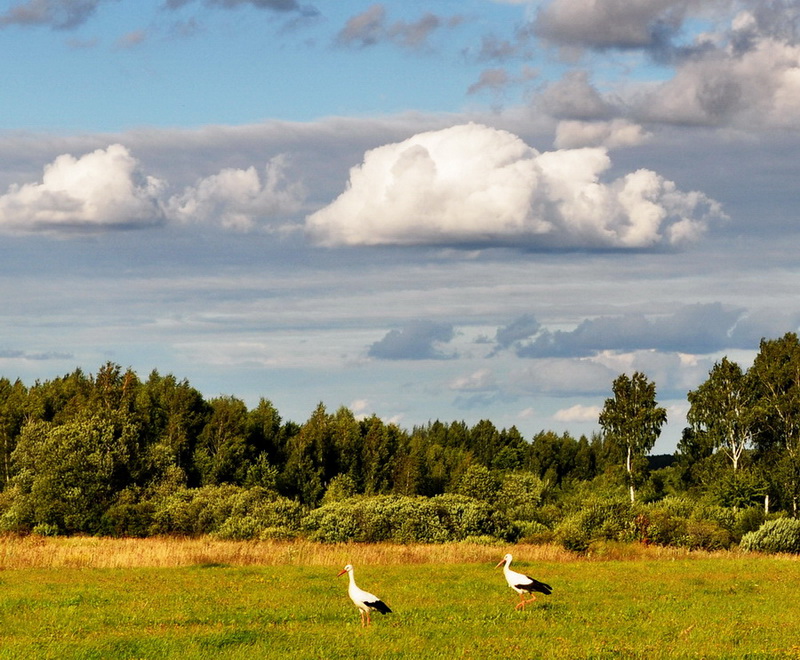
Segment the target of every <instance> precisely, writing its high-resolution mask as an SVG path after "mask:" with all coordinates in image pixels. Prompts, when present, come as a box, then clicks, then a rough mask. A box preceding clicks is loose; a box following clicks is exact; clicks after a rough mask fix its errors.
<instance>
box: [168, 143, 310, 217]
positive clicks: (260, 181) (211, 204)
mask: <svg viewBox="0 0 800 660" xmlns="http://www.w3.org/2000/svg"><path fill="white" fill-rule="evenodd" d="M284 167H285V162H284V159H283V158H282V157H280V156H277V157H275V158H273V159H272V160H270V161H269V162H268V163H267V165H266V167H265V168H264V174H263V176H261V175H260V174H259V172H258V171H257V170H256V168H255V167H249V168H247V169H236V168H227V169H224V170H221V171H220V172H219V173H218V174H214V175H212V176H209V177H206V178H204V179H201V180H200V181H198V182H197V183H196V184H195V185H194V186H189V187H187V188H186V189H185V190H184V191H183V193H181V194H179V195H174V196H173V197H171V198H170V199H169V202H168V203H167V205H166V207H167V214H168V216H169V218H170V219H172V220H176V221H178V222H183V223H193V222H198V223H214V224H219V225H221V226H222V227H225V228H228V229H237V230H240V231H247V230H250V229H253V228H254V227H255V226H256V224H257V222H258V220H259V219H262V218H270V217H274V216H279V215H286V214H289V213H294V212H296V211H297V210H298V209H299V208H300V205H301V203H302V201H303V199H304V197H305V189H304V188H303V186H302V185H301V184H300V183H297V182H294V183H287V181H286V180H285V176H284Z"/></svg>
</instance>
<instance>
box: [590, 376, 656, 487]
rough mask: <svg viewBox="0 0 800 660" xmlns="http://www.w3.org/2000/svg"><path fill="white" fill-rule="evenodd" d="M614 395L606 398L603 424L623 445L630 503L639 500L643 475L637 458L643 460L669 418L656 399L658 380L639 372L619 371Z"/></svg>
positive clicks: (613, 438)
mask: <svg viewBox="0 0 800 660" xmlns="http://www.w3.org/2000/svg"><path fill="white" fill-rule="evenodd" d="M611 388H612V391H613V393H614V396H613V398H610V399H606V401H605V405H604V406H603V410H602V412H601V413H600V420H599V421H600V426H601V428H602V429H603V432H604V433H605V434H606V437H607V439H609V440H610V441H611V442H614V443H616V444H618V445H619V446H620V447H622V448H624V451H625V469H626V471H627V473H628V481H629V489H630V497H631V502H633V501H634V500H635V499H636V490H635V486H636V482H637V479H638V478H640V476H641V474H640V470H639V469H637V460H636V459H637V458H641V459H643V458H644V456H645V455H646V454H647V452H649V451H650V450H651V449H652V448H653V445H655V443H656V440H657V439H658V436H659V435H661V427H662V426H663V425H664V423H665V422H666V421H667V411H666V409H665V408H661V407H659V406H658V404H657V402H656V386H655V383H653V382H650V381H648V380H647V376H645V375H644V374H643V373H641V372H639V371H637V372H635V373H634V374H633V376H632V377H630V378H629V377H628V376H627V375H626V374H620V375H619V376H618V377H617V378H616V379H615V380H614V382H613V384H612V386H611Z"/></svg>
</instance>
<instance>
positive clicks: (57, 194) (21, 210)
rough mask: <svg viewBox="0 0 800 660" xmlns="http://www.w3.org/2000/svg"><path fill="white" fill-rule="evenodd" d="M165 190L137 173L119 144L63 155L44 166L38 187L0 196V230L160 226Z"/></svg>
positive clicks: (14, 189)
mask: <svg viewBox="0 0 800 660" xmlns="http://www.w3.org/2000/svg"><path fill="white" fill-rule="evenodd" d="M163 187H164V184H163V182H162V181H160V180H159V179H157V178H155V177H152V176H146V175H145V174H143V173H142V172H141V169H140V167H139V163H138V161H137V160H136V159H135V158H134V157H133V156H132V155H131V154H130V152H129V151H128V150H127V149H126V148H125V147H124V146H122V145H121V144H112V145H110V146H109V147H108V148H107V149H97V150H95V151H93V152H91V153H88V154H85V155H83V156H80V157H78V158H76V157H74V156H72V155H70V154H63V155H61V156H59V157H58V158H56V159H55V160H54V161H53V162H52V163H50V164H49V165H46V166H45V168H44V173H43V176H42V180H41V182H38V183H26V184H22V185H18V184H14V185H11V186H10V187H9V189H8V191H7V192H6V194H4V195H2V196H0V227H3V228H5V229H7V230H18V231H25V230H27V231H30V230H51V231H52V230H69V229H74V228H79V229H80V228H84V229H86V228H95V229H97V228H103V227H121V226H122V227H130V226H141V225H151V224H153V223H156V222H160V221H162V220H163V213H162V211H161V208H160V205H159V203H158V198H159V195H161V194H162V191H163Z"/></svg>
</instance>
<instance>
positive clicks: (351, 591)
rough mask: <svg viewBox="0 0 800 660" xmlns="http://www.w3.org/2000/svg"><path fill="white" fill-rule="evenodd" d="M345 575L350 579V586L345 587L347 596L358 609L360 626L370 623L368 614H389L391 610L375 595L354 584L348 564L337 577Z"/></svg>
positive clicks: (350, 567) (351, 568)
mask: <svg viewBox="0 0 800 660" xmlns="http://www.w3.org/2000/svg"><path fill="white" fill-rule="evenodd" d="M345 573H347V574H348V576H349V577H350V585H349V586H348V587H347V595H348V596H350V600H352V601H353V603H354V604H355V606H356V607H357V608H358V609H359V613H360V614H361V625H362V626H368V625H369V624H370V623H372V619H371V618H370V612H380V613H381V614H389V613H391V611H392V610H390V609H389V606H388V605H387V604H386V603H384V602H383V601H382V600H381V599H380V598H378V597H377V596H376V595H375V594H371V593H370V592H369V591H364V590H363V589H362V588H361V587H359V586H358V585H357V584H356V579H355V578H354V577H353V567H352V566H351V565H350V564H348V565H347V566H345V567H344V568H343V569H342V571H341V572H340V573H339V575H344V574H345ZM337 577H338V576H337Z"/></svg>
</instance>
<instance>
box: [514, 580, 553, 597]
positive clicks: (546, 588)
mask: <svg viewBox="0 0 800 660" xmlns="http://www.w3.org/2000/svg"><path fill="white" fill-rule="evenodd" d="M525 577H526V578H528V579H529V580H530V582H529V583H528V584H519V585H517V589H522V590H523V591H527V592H528V593H530V592H532V591H538V592H539V593H540V594H544V595H545V596H549V595H550V594H551V593H553V588H552V587H551V586H550V585H549V584H545V583H544V582H539V580H534V579H533V578H532V577H530V576H529V575H526V576H525Z"/></svg>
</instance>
